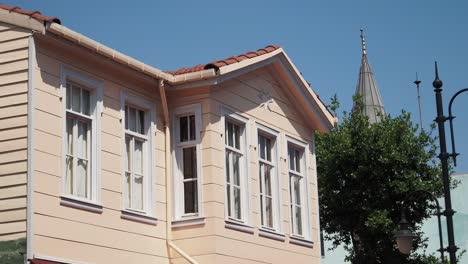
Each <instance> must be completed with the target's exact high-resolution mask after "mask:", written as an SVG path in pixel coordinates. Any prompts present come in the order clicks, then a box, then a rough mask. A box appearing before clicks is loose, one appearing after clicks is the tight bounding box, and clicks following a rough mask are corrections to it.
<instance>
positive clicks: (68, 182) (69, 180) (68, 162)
mask: <svg viewBox="0 0 468 264" xmlns="http://www.w3.org/2000/svg"><path fill="white" fill-rule="evenodd" d="M65 166H67V172H66V175H65V188H66V193H68V194H73V158H72V157H70V156H67V158H66V159H65Z"/></svg>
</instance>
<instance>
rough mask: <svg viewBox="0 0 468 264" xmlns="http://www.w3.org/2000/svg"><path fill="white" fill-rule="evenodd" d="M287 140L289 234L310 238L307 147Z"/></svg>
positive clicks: (298, 142) (295, 141)
mask: <svg viewBox="0 0 468 264" xmlns="http://www.w3.org/2000/svg"><path fill="white" fill-rule="evenodd" d="M287 141H288V175H289V198H290V213H291V215H290V216H291V235H292V236H295V237H300V238H306V239H308V238H310V230H309V224H308V223H309V220H308V212H309V211H308V202H307V198H308V192H307V175H308V174H307V169H306V168H307V166H306V153H307V150H308V147H307V145H306V144H305V143H302V142H300V141H298V140H295V139H291V138H287Z"/></svg>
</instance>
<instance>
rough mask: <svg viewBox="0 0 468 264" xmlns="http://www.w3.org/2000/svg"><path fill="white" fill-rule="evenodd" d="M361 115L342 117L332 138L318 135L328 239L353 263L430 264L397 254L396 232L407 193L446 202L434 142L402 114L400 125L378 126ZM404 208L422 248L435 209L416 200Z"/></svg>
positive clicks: (384, 122) (395, 121) (396, 121)
mask: <svg viewBox="0 0 468 264" xmlns="http://www.w3.org/2000/svg"><path fill="white" fill-rule="evenodd" d="M360 107H361V106H359V104H358V106H357V108H356V109H355V110H354V111H352V112H351V113H344V114H343V120H342V123H341V124H339V125H337V126H336V127H335V128H333V129H332V131H331V132H330V133H328V134H319V133H318V134H317V135H316V138H317V141H316V147H317V167H318V168H317V169H318V175H319V176H318V183H319V185H318V187H319V201H320V218H321V226H322V228H323V230H324V231H325V232H326V239H328V240H331V241H332V242H333V245H334V246H337V245H340V244H341V245H344V247H345V249H346V250H347V252H348V255H347V257H346V259H347V260H348V261H351V262H352V263H359V264H360V263H366V264H373V263H392V264H393V263H413V264H416V263H429V262H428V261H427V260H428V259H430V258H428V257H427V256H423V255H418V254H417V253H412V254H411V255H410V256H404V255H402V254H400V253H399V251H398V249H397V248H396V243H395V241H394V232H395V231H396V230H397V229H398V222H399V220H400V212H401V205H402V201H403V200H404V198H405V197H406V195H407V194H408V193H410V192H412V191H415V190H418V189H424V190H427V191H430V192H432V193H434V194H435V195H436V196H438V197H440V195H441V189H442V187H441V186H442V183H441V180H440V178H439V175H441V169H440V166H439V165H438V163H437V160H436V157H437V154H436V151H437V148H436V145H435V138H434V137H433V136H431V134H430V133H427V132H426V131H424V130H418V128H417V126H416V125H413V123H412V122H411V118H410V114H409V113H407V112H405V111H402V113H401V115H399V116H397V117H395V118H392V117H390V115H382V116H381V121H380V122H379V123H375V124H370V123H369V120H368V118H367V116H364V115H362V114H360V111H359V110H360V109H359V108H360ZM405 205H406V208H408V211H407V219H408V222H410V223H411V227H412V230H413V232H415V233H416V234H417V236H418V237H417V238H416V239H415V242H414V247H413V248H414V249H417V248H421V247H424V245H425V239H424V237H423V234H422V232H421V230H420V226H421V223H422V222H423V220H424V219H426V218H428V217H430V216H431V214H433V213H434V212H433V209H434V207H433V204H432V203H431V201H430V200H429V197H424V196H417V197H414V198H413V199H410V200H409V201H408V202H407V203H406V204H405ZM413 252H414V251H413Z"/></svg>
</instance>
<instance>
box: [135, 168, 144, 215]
mask: <svg viewBox="0 0 468 264" xmlns="http://www.w3.org/2000/svg"><path fill="white" fill-rule="evenodd" d="M133 179H134V182H133V186H132V208H133V209H139V210H143V177H142V176H138V175H135V176H134V178H133Z"/></svg>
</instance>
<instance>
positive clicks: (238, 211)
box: [233, 187, 242, 219]
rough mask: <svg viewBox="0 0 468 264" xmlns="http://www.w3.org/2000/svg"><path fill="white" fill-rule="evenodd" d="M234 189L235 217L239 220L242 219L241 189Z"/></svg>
mask: <svg viewBox="0 0 468 264" xmlns="http://www.w3.org/2000/svg"><path fill="white" fill-rule="evenodd" d="M233 188H234V217H235V218H237V219H241V218H242V213H241V190H240V189H239V188H236V187H233Z"/></svg>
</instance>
